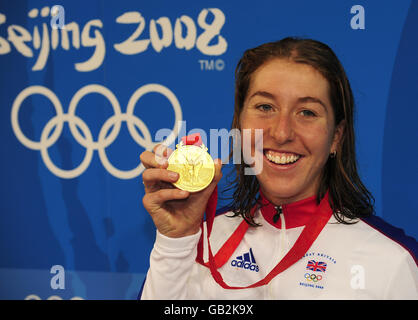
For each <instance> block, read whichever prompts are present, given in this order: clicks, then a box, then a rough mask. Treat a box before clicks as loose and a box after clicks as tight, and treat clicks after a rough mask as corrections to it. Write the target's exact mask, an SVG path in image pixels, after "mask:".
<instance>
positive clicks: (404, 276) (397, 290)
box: [384, 252, 418, 300]
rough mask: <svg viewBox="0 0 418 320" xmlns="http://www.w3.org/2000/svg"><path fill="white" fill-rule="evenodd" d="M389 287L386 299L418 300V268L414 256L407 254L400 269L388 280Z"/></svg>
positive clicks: (400, 264) (400, 263)
mask: <svg viewBox="0 0 418 320" xmlns="http://www.w3.org/2000/svg"><path fill="white" fill-rule="evenodd" d="M387 282H388V286H387V289H386V292H385V293H384V299H390V300H417V299H418V268H417V265H416V263H415V261H414V259H413V258H412V256H411V255H410V254H409V253H407V252H405V253H404V256H403V259H401V261H400V262H399V266H398V268H396V270H395V272H394V273H393V274H392V276H391V277H390V278H388V279H387Z"/></svg>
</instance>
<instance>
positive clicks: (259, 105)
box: [240, 58, 343, 204]
mask: <svg viewBox="0 0 418 320" xmlns="http://www.w3.org/2000/svg"><path fill="white" fill-rule="evenodd" d="M240 125H241V129H263V146H262V148H256V146H255V143H254V140H255V139H254V130H252V132H253V133H252V142H251V146H252V150H251V152H252V156H253V157H254V158H255V159H257V158H258V159H262V170H261V173H260V174H258V175H257V179H258V181H259V183H260V187H261V190H262V192H263V194H264V195H265V196H266V197H267V198H268V199H269V200H270V201H272V202H273V203H275V204H282V203H287V202H293V201H297V200H301V199H304V198H307V197H310V196H313V195H315V194H316V192H317V190H318V187H319V184H320V178H321V173H322V171H323V168H324V166H325V163H326V162H327V159H328V157H329V154H330V153H331V152H332V151H334V150H336V149H337V144H338V142H339V140H340V139H341V135H342V129H343V127H342V126H339V127H338V128H337V129H336V128H335V123H334V112H333V109H332V107H331V102H330V98H329V84H328V81H327V80H326V79H325V78H324V77H323V76H322V75H321V74H320V73H319V72H318V71H317V70H316V69H314V68H313V67H311V66H309V65H307V64H301V63H295V62H292V61H290V60H287V59H278V58H277V59H274V60H270V61H268V62H266V63H265V64H264V65H262V66H261V67H260V68H258V69H257V70H256V71H255V72H254V73H253V75H252V77H251V82H250V87H249V89H248V93H247V96H246V99H245V101H244V106H243V110H242V112H241V116H240ZM256 152H257V153H259V157H257V155H256V154H255V153H256ZM261 153H263V154H261Z"/></svg>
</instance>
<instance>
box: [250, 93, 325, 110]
mask: <svg viewBox="0 0 418 320" xmlns="http://www.w3.org/2000/svg"><path fill="white" fill-rule="evenodd" d="M255 96H262V97H266V98H270V99H274V98H275V97H274V95H273V94H271V93H270V92H268V91H256V92H254V93H253V94H252V95H251V96H250V98H249V99H251V98H253V97H255ZM297 101H298V103H306V102H314V103H319V104H320V105H321V106H322V107H323V108H324V109H325V111H327V107H326V105H325V103H324V102H323V101H322V100H321V99H319V98H316V97H312V96H306V97H300V98H298V100H297Z"/></svg>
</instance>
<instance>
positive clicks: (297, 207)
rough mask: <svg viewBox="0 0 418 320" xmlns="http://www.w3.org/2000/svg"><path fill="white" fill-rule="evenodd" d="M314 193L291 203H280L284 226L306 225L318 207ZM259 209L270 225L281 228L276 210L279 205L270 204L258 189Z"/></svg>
mask: <svg viewBox="0 0 418 320" xmlns="http://www.w3.org/2000/svg"><path fill="white" fill-rule="evenodd" d="M316 198H317V197H316V195H314V196H312V197H309V198H306V199H302V200H298V201H295V202H292V203H287V204H282V205H281V206H280V207H281V214H282V215H283V217H284V220H285V227H286V229H288V228H297V227H301V226H304V225H306V223H307V222H308V221H309V219H310V218H311V217H312V215H313V214H315V212H316V210H317V209H318V205H319V204H317V201H316ZM260 203H261V206H260V211H261V214H262V215H263V218H264V219H265V220H266V221H267V222H268V223H269V224H271V225H272V226H274V227H276V228H279V229H280V228H281V219H280V218H279V216H278V215H277V214H278V212H279V211H278V210H280V208H279V206H275V205H274V204H272V203H271V202H270V201H269V200H267V198H266V197H265V196H264V195H263V193H262V192H261V190H260Z"/></svg>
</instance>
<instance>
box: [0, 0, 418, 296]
mask: <svg viewBox="0 0 418 320" xmlns="http://www.w3.org/2000/svg"><path fill="white" fill-rule="evenodd" d="M54 5H60V6H61V7H59V8H56V9H55V8H54V10H52V7H53V6H54ZM55 10H56V11H55ZM416 30H418V4H417V2H416V1H348V0H341V1H335V0H327V1H325V0H317V1H311V0H300V1H281V0H280V1H267V0H259V1H256V2H254V1H247V0H242V1H217V0H214V1H209V0H207V1H206V0H205V1H184V0H177V1H162V0H157V1H136V0H124V1H104V0H102V1H100V0H91V1H60V2H55V1H35V0H33V1H30V0H28V1H24V0H19V1H12V0H3V1H1V2H0V106H1V108H0V121H1V125H0V137H1V139H2V141H3V142H4V147H3V149H2V151H1V158H0V172H1V173H0V174H1V184H0V191H1V193H0V197H1V202H0V203H1V204H0V205H1V207H0V212H1V215H0V219H1V222H0V228H1V229H0V298H2V299H71V298H82V299H134V298H136V295H137V293H138V290H139V288H140V285H141V283H142V281H143V279H144V276H145V273H146V271H147V269H148V264H149V261H148V257H149V253H150V251H151V248H152V245H153V242H154V238H155V228H154V226H153V224H152V221H151V219H150V218H149V216H148V214H147V213H146V211H145V210H144V208H143V206H142V200H141V199H142V196H143V193H144V191H143V188H142V183H141V182H140V181H141V177H140V175H141V173H142V170H143V167H142V166H141V163H140V160H139V155H140V153H141V152H142V151H143V150H144V149H145V148H151V147H152V145H153V144H154V143H155V142H156V141H157V140H159V139H158V138H159V137H158V135H157V134H159V133H161V130H160V129H162V128H167V129H173V128H174V129H175V130H174V133H175V135H173V136H171V137H168V138H167V139H168V143H172V144H174V139H175V138H176V136H177V135H184V134H185V133H189V132H195V131H196V130H194V131H193V130H192V129H194V128H200V129H201V130H203V131H204V132H206V134H207V135H209V130H210V129H211V128H215V129H222V128H225V129H227V130H229V128H230V124H231V120H232V112H233V92H234V88H233V83H234V69H235V65H236V63H237V61H238V59H239V58H240V56H241V55H242V53H243V51H244V50H245V49H247V48H250V47H254V46H256V45H259V44H261V43H263V42H267V41H273V40H278V39H281V38H283V37H286V36H289V35H294V36H302V37H310V38H314V39H317V40H320V41H323V42H325V43H327V44H329V45H330V46H331V47H332V48H333V49H334V51H335V52H336V54H337V56H338V57H339V58H340V59H341V61H342V63H343V65H344V67H345V68H346V71H347V73H348V76H349V79H350V81H351V84H352V88H353V91H354V95H355V98H356V106H357V109H356V114H355V119H356V134H357V141H356V142H357V146H356V147H357V152H358V165H359V169H360V174H361V177H362V179H363V181H364V183H365V184H366V186H367V187H368V188H369V189H370V191H371V192H372V193H373V194H374V196H375V198H376V213H377V215H379V216H381V217H383V218H384V219H386V220H387V221H388V222H390V223H392V224H394V225H396V226H398V227H401V228H403V229H404V230H405V231H406V232H407V233H408V234H409V235H412V236H414V237H415V238H417V237H418V228H417V220H418V218H417V214H416V209H415V208H416V207H417V204H418V200H417V197H416V195H415V191H416V190H417V189H418V171H417V170H416V166H415V163H414V160H413V159H415V158H417V156H418V148H417V142H416V141H417V139H418V130H417V129H416V118H417V116H418V108H417V101H418V96H417V95H418V87H417V84H418V63H417V62H416V57H417V56H418V44H417V41H416ZM177 121H183V122H180V123H182V124H183V126H182V127H181V128H179V127H177V126H176V123H177ZM164 138H166V137H164ZM209 147H210V146H209ZM211 151H212V152H213V150H211ZM230 167H231V166H228V165H227V166H225V168H224V171H225V173H227V172H228V171H229V170H230V169H231V168H230ZM222 184H224V182H222ZM222 204H223V203H222V202H221V203H220V204H219V205H220V206H221V205H222ZM57 266H58V267H57Z"/></svg>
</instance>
